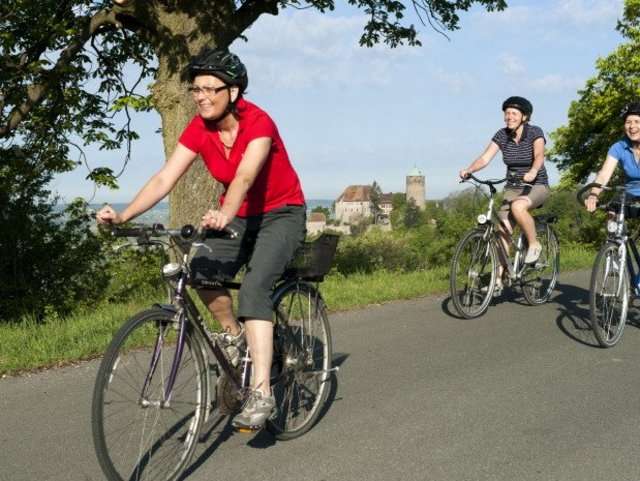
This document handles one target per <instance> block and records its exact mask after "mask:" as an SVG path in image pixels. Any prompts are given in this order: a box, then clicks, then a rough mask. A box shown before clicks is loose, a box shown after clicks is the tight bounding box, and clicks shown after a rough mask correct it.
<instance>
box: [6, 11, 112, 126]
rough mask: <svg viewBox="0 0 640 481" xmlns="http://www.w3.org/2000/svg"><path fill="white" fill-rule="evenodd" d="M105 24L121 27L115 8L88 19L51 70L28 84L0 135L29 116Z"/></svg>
mask: <svg viewBox="0 0 640 481" xmlns="http://www.w3.org/2000/svg"><path fill="white" fill-rule="evenodd" d="M105 24H112V25H114V26H116V27H118V28H119V27H120V24H119V22H118V21H117V20H116V17H115V13H114V11H113V10H102V11H100V12H98V13H96V14H95V15H94V16H93V17H88V18H87V19H86V23H85V25H84V28H83V29H82V30H81V32H80V33H79V34H78V35H77V36H76V37H75V38H73V39H72V40H71V41H70V42H69V45H68V46H67V48H65V49H64V50H62V51H61V52H60V56H59V58H58V61H57V62H56V64H55V65H54V66H53V67H52V68H51V69H50V70H43V71H42V72H41V73H42V77H43V80H42V81H41V82H39V83H34V84H31V85H29V86H27V95H26V99H25V101H24V102H23V103H22V104H21V105H20V106H18V107H16V108H15V109H14V110H13V112H11V114H9V117H8V121H7V124H6V125H5V126H4V127H1V128H0V136H6V135H8V134H9V133H11V132H12V131H13V130H15V129H16V128H17V127H18V125H20V123H21V122H22V121H23V120H24V119H25V118H26V117H27V116H28V114H29V112H30V111H31V110H32V109H33V108H34V107H35V106H37V105H39V104H40V103H41V102H42V101H43V100H44V98H45V96H46V94H47V92H49V91H50V90H51V89H52V88H55V87H56V86H57V85H58V83H59V81H60V79H61V78H62V76H63V75H64V71H65V70H66V68H67V67H68V66H69V65H70V64H71V63H72V62H73V60H74V59H75V58H76V56H77V55H78V53H79V52H80V51H82V49H83V48H84V45H85V44H86V43H87V41H88V40H89V39H90V38H91V37H92V36H93V35H94V34H95V33H96V32H97V31H98V30H99V29H100V28H101V27H102V26H104V25H105Z"/></svg>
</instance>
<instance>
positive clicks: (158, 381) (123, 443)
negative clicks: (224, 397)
mask: <svg viewBox="0 0 640 481" xmlns="http://www.w3.org/2000/svg"><path fill="white" fill-rule="evenodd" d="M175 324H176V314H174V313H172V312H169V311H166V310H164V309H160V308H152V309H148V310H146V311H143V312H140V313H139V314H137V315H135V316H133V317H132V318H130V319H129V320H128V321H127V322H126V323H125V324H124V325H123V326H122V327H121V328H120V330H118V332H117V333H116V334H115V335H114V337H113V340H112V342H111V344H110V345H109V347H108V349H107V351H106V353H105V355H104V358H103V359H102V363H101V365H100V369H99V371H98V375H97V378H96V382H95V386H94V392H93V402H92V416H91V423H92V433H93V441H94V447H95V451H96V454H97V456H98V461H99V463H100V466H101V467H102V470H103V471H104V473H105V475H106V477H107V479H109V480H114V481H124V480H127V481H132V480H165V481H166V480H169V481H172V480H175V479H177V478H178V477H179V476H180V475H181V473H182V472H183V471H184V470H185V469H186V468H187V466H188V465H189V462H190V460H191V457H192V455H193V452H194V450H195V447H196V444H197V441H198V436H199V432H200V429H201V427H202V423H203V419H204V415H205V410H206V409H205V408H206V406H205V404H206V398H207V395H206V392H205V389H206V386H207V384H206V373H207V369H206V364H205V360H204V358H203V354H202V345H201V343H200V342H198V339H196V338H195V336H197V334H195V333H194V331H192V330H191V329H189V328H188V329H187V332H186V342H185V343H184V349H183V352H182V356H181V362H180V365H179V368H178V369H179V370H178V375H177V377H176V380H175V384H174V387H173V390H172V396H171V398H170V403H169V405H168V406H167V405H165V406H161V405H160V401H161V400H162V396H163V392H164V389H165V388H166V382H167V380H168V377H169V374H170V372H171V369H172V363H173V359H174V353H175V350H176V346H177V337H178V331H177V330H176V329H175ZM159 339H162V341H163V342H162V343H160V342H158V343H156V340H159ZM154 346H155V348H156V349H157V352H158V354H159V356H158V360H157V363H156V368H155V370H154V374H153V376H152V377H151V381H150V383H149V388H148V390H147V393H148V394H147V396H146V399H147V400H148V401H149V402H148V403H145V404H146V405H144V404H143V402H142V390H143V386H144V384H145V380H146V378H147V373H148V372H149V369H150V363H151V358H152V355H153V353H154V349H153V347H154Z"/></svg>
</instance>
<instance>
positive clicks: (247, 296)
mask: <svg viewBox="0 0 640 481" xmlns="http://www.w3.org/2000/svg"><path fill="white" fill-rule="evenodd" d="M229 227H231V228H232V229H234V230H236V231H237V232H238V237H237V238H236V239H227V238H217V237H216V238H211V239H207V240H206V245H207V246H208V247H209V249H211V251H209V249H206V248H205V247H204V246H201V247H198V250H197V251H196V253H195V254H194V256H193V258H192V260H191V273H192V276H193V278H195V279H226V280H232V279H233V278H235V276H236V274H237V273H238V271H239V270H240V268H241V267H242V266H243V265H245V264H246V265H247V269H246V273H245V275H244V278H243V279H242V286H241V287H240V291H239V294H238V313H237V314H238V319H240V320H244V319H269V320H270V319H271V318H272V317H273V303H272V302H271V297H270V294H271V290H272V288H273V286H274V284H275V282H276V281H277V280H278V279H279V278H280V276H281V275H282V273H283V272H284V270H285V267H286V266H287V264H288V263H289V261H290V260H291V258H292V257H293V255H294V253H295V251H296V249H297V248H298V247H299V246H300V244H301V243H302V242H303V241H304V239H305V236H306V206H302V205H286V206H283V207H279V208H277V209H273V210H271V211H269V212H266V213H264V214H260V215H255V216H251V217H236V218H235V219H234V220H233V221H232V222H231V223H230V224H229Z"/></svg>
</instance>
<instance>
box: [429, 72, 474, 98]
mask: <svg viewBox="0 0 640 481" xmlns="http://www.w3.org/2000/svg"><path fill="white" fill-rule="evenodd" d="M428 76H429V77H430V78H431V79H432V80H434V81H435V82H436V83H438V84H440V85H442V86H444V87H446V88H447V90H449V91H452V92H462V91H464V90H465V89H467V88H469V87H472V86H473V83H474V82H473V78H472V77H471V76H470V75H469V74H466V73H455V72H450V71H447V70H445V69H444V68H442V67H432V68H430V69H429V72H428Z"/></svg>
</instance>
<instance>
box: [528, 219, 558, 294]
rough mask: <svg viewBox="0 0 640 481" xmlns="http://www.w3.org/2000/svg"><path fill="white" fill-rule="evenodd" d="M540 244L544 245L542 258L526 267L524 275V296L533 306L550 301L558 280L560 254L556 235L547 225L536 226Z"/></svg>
mask: <svg viewBox="0 0 640 481" xmlns="http://www.w3.org/2000/svg"><path fill="white" fill-rule="evenodd" d="M536 231H537V233H536V235H537V237H538V242H540V244H541V245H542V252H541V254H540V257H539V258H538V260H537V261H536V262H535V264H534V265H532V266H529V265H527V266H525V268H524V271H523V273H522V283H521V285H522V294H523V296H524V298H525V299H526V300H527V302H528V303H529V304H531V305H536V304H543V303H545V302H547V301H548V300H549V298H550V297H551V294H552V293H553V289H554V288H555V286H556V282H557V280H558V267H559V266H560V253H559V250H558V238H557V237H556V233H555V231H554V230H553V227H551V226H550V225H549V224H547V223H540V224H538V225H537V226H536Z"/></svg>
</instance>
